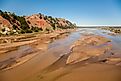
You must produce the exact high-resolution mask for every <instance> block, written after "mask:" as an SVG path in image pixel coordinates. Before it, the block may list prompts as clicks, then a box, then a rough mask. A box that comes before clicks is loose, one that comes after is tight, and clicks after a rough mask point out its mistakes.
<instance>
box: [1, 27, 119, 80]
mask: <svg viewBox="0 0 121 81" xmlns="http://www.w3.org/2000/svg"><path fill="white" fill-rule="evenodd" d="M104 32H105V33H104ZM108 33H111V32H109V31H107V30H99V29H94V28H82V29H78V30H77V31H76V32H72V33H71V34H70V35H69V36H68V37H66V38H64V39H59V40H56V41H54V42H53V43H51V44H49V46H48V49H47V51H46V52H43V53H42V52H38V54H37V56H35V57H33V58H32V59H31V60H29V61H28V62H26V63H24V64H22V65H20V66H18V67H15V68H13V69H10V70H6V71H2V72H0V81H22V80H24V81H64V80H63V79H64V78H65V81H67V80H69V81H73V80H74V77H75V80H76V79H77V81H80V79H78V78H79V77H81V76H82V75H83V74H80V72H81V71H86V72H85V75H83V76H82V77H84V78H85V79H82V80H83V81H88V79H86V78H87V77H88V76H86V74H88V70H89V74H88V75H89V76H90V75H91V72H93V71H91V70H90V69H89V68H87V67H86V69H85V70H83V69H79V70H78V69H77V68H79V67H81V65H83V63H81V64H75V65H65V60H66V58H67V56H68V55H67V54H68V53H69V52H70V46H71V45H72V44H73V43H74V42H75V41H76V40H78V39H79V38H80V37H81V35H83V34H97V35H101V36H105V37H107V38H109V39H111V40H112V42H113V45H114V49H116V51H117V50H118V53H121V51H120V50H121V48H120V46H121V35H116V36H111V35H109V34H108ZM20 48H21V49H22V50H23V48H24V47H20ZM25 48H26V47H25ZM28 48H29V47H28ZM26 49H27V48H26ZM63 55H65V56H63ZM61 56H63V57H61ZM117 56H118V57H119V56H121V55H120V54H117ZM99 66H102V65H101V64H99ZM105 66H106V68H104V69H103V67H101V69H102V70H104V71H103V72H102V74H105V72H106V73H107V74H106V75H108V74H111V75H109V76H110V77H111V76H113V75H115V76H116V77H115V78H117V77H118V78H119V76H118V75H119V74H120V73H119V72H121V69H120V68H119V67H118V68H117V67H115V66H109V65H105ZM89 67H90V66H89ZM91 67H93V68H99V67H98V66H96V65H91ZM45 68H46V69H45ZM93 68H92V69H93ZM109 68H111V70H113V72H112V71H111V72H107V71H108V70H107V71H106V69H109ZM112 68H114V69H112ZM43 69H45V70H44V71H42V70H43ZM74 69H75V70H74ZM76 70H77V71H78V72H79V73H78V72H77V71H76ZM48 71H51V72H48ZM98 71H100V70H99V69H98V70H97V72H98ZM73 72H74V73H73ZM97 72H95V75H97V74H96V73H97ZM41 73H43V74H41ZM99 73H100V72H99ZM102 74H101V73H100V75H102ZM41 75H43V76H45V77H43V76H41ZM63 75H64V78H63V77H62V76H63ZM65 75H66V76H65ZM76 75H78V76H76ZM79 75H80V76H79ZM72 76H74V77H72ZM69 77H72V79H71V78H70V79H68V78H69ZM93 77H94V76H93ZM98 77H99V76H98ZM45 78H46V79H45ZM99 78H101V77H99ZM102 78H105V77H104V76H103V77H102ZM92 80H93V81H97V79H95V80H94V79H92ZM102 80H103V79H102ZM109 80H110V78H109ZM109 80H107V81H109ZM115 80H116V79H115ZM120 80H121V79H120ZM103 81H106V80H103ZM112 81H114V80H112ZM117 81H118V80H117Z"/></svg>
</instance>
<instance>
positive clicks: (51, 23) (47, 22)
mask: <svg viewBox="0 0 121 81" xmlns="http://www.w3.org/2000/svg"><path fill="white" fill-rule="evenodd" d="M75 27H76V25H75V24H72V23H71V22H70V21H68V20H66V19H63V18H54V17H52V16H46V15H43V14H41V13H39V14H33V15H30V16H18V15H16V14H15V13H11V12H6V11H5V12H3V11H1V10H0V35H13V34H24V33H33V32H39V31H42V32H45V31H47V32H52V31H54V30H57V29H68V28H75Z"/></svg>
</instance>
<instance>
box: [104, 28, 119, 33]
mask: <svg viewBox="0 0 121 81" xmlns="http://www.w3.org/2000/svg"><path fill="white" fill-rule="evenodd" d="M102 29H104V30H109V31H111V32H114V33H117V34H118V33H120V34H121V27H105V28H102Z"/></svg>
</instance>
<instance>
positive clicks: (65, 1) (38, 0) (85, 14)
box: [0, 0, 121, 26]
mask: <svg viewBox="0 0 121 81" xmlns="http://www.w3.org/2000/svg"><path fill="white" fill-rule="evenodd" d="M0 10H2V11H9V12H14V13H16V14H17V15H32V14H35V13H42V14H45V15H49V16H53V17H61V18H65V19H68V20H70V21H71V22H73V23H76V24H77V25H79V26H87V25H88V26H89V25H121V0H0Z"/></svg>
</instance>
